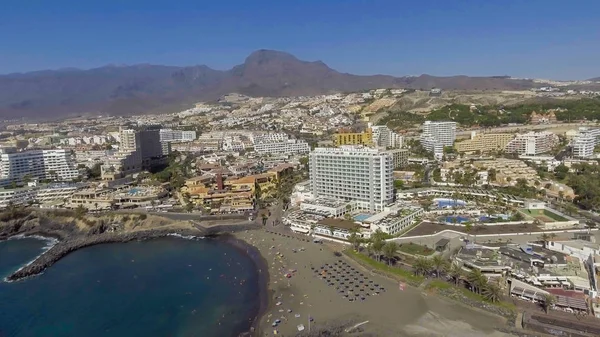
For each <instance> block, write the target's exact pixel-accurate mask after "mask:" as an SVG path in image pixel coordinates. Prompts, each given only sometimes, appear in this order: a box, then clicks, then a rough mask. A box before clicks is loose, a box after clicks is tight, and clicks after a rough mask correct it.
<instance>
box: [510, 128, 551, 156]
mask: <svg viewBox="0 0 600 337" xmlns="http://www.w3.org/2000/svg"><path fill="white" fill-rule="evenodd" d="M557 144H558V136H557V135H556V134H554V133H552V132H548V131H542V132H528V133H525V134H518V135H517V136H516V137H515V138H514V139H512V140H511V141H510V142H509V143H508V144H507V145H506V152H507V153H518V154H524V155H527V156H535V155H538V154H542V153H546V152H550V151H551V150H552V149H553V148H554V147H555V146H556V145H557Z"/></svg>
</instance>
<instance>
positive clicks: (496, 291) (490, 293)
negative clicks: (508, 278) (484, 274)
mask: <svg viewBox="0 0 600 337" xmlns="http://www.w3.org/2000/svg"><path fill="white" fill-rule="evenodd" d="M482 295H483V297H484V298H485V299H486V300H488V301H490V302H492V303H496V302H498V301H500V297H501V296H502V290H501V289H500V286H499V285H498V284H497V283H492V282H487V283H486V284H485V286H484V287H483V290H482Z"/></svg>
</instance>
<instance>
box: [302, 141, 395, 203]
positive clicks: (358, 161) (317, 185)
mask: <svg viewBox="0 0 600 337" xmlns="http://www.w3.org/2000/svg"><path fill="white" fill-rule="evenodd" d="M309 167H310V181H311V191H312V193H313V195H314V197H316V198H333V199H343V200H349V201H355V202H356V203H357V205H358V206H359V207H360V208H363V209H367V210H370V211H381V210H383V208H384V207H385V206H386V205H388V204H389V203H391V202H392V201H393V199H394V186H393V156H392V154H390V153H387V152H385V151H381V150H377V149H370V148H365V147H358V146H342V147H340V148H316V149H315V150H314V151H313V152H311V153H310V156H309Z"/></svg>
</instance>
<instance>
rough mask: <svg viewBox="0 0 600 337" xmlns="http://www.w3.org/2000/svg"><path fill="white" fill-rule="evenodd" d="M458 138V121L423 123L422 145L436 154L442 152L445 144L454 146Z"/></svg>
mask: <svg viewBox="0 0 600 337" xmlns="http://www.w3.org/2000/svg"><path fill="white" fill-rule="evenodd" d="M455 140H456V122H446V121H439V122H432V121H425V123H423V133H422V134H421V145H422V146H423V148H425V149H426V150H427V151H431V152H433V153H434V154H442V153H443V151H444V147H445V146H452V145H453V144H454V141H455Z"/></svg>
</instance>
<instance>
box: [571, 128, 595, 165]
mask: <svg viewBox="0 0 600 337" xmlns="http://www.w3.org/2000/svg"><path fill="white" fill-rule="evenodd" d="M598 144H600V129H588V128H585V127H581V128H579V132H578V134H577V136H575V138H573V140H572V142H571V145H572V146H573V157H577V158H590V157H593V156H594V148H595V147H596V146H597V145H598Z"/></svg>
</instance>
